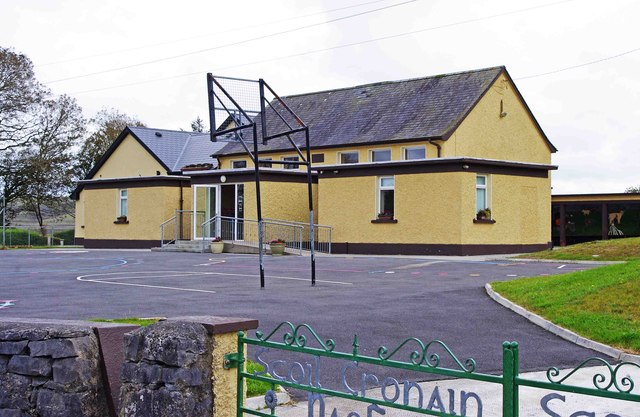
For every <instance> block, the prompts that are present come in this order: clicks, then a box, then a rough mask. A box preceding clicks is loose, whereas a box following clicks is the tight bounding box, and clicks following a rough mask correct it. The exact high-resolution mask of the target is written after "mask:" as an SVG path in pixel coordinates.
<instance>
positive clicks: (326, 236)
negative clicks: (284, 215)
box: [264, 219, 333, 253]
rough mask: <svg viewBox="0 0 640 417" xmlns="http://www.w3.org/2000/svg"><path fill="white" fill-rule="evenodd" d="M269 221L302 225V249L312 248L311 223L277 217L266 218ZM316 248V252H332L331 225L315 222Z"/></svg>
mask: <svg viewBox="0 0 640 417" xmlns="http://www.w3.org/2000/svg"><path fill="white" fill-rule="evenodd" d="M264 220H265V221H268V222H278V223H281V224H289V225H294V226H301V227H302V228H303V231H302V249H303V250H311V228H310V227H309V223H303V222H293V221H289V220H276V219H264ZM313 228H314V239H313V240H314V249H315V250H316V252H322V253H331V231H332V230H333V228H332V227H331V226H327V225H322V224H314V225H313Z"/></svg>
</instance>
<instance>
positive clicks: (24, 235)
mask: <svg viewBox="0 0 640 417" xmlns="http://www.w3.org/2000/svg"><path fill="white" fill-rule="evenodd" d="M2 239H3V240H2V242H0V244H2V245H6V246H70V245H75V226H74V225H65V224H61V225H45V226H42V227H40V226H38V225H33V224H31V225H11V226H4V227H2Z"/></svg>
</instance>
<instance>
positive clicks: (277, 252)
mask: <svg viewBox="0 0 640 417" xmlns="http://www.w3.org/2000/svg"><path fill="white" fill-rule="evenodd" d="M284 247H285V244H284V243H269V249H270V250H271V256H282V255H284Z"/></svg>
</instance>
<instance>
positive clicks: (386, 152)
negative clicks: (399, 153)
mask: <svg viewBox="0 0 640 417" xmlns="http://www.w3.org/2000/svg"><path fill="white" fill-rule="evenodd" d="M369 157H370V159H371V162H387V161H391V149H372V150H371V151H369Z"/></svg>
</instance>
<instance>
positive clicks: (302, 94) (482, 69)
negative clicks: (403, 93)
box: [282, 65, 506, 99]
mask: <svg viewBox="0 0 640 417" xmlns="http://www.w3.org/2000/svg"><path fill="white" fill-rule="evenodd" d="M498 69H499V70H506V67H505V66H504V65H498V66H494V67H487V68H479V69H473V70H465V71H458V72H449V73H445V74H435V75H428V76H426V77H414V78H406V79H404V80H389V81H376V82H373V83H367V84H359V85H354V86H351V87H341V88H333V89H329V90H321V91H312V92H309V93H301V94H291V95H286V96H282V98H283V99H284V98H291V97H301V96H310V95H313V94H323V93H333V92H334V91H345V90H353V89H356V88H363V87H372V86H379V85H388V84H399V83H406V82H412V81H421V80H428V79H429V78H444V77H450V76H454V75H463V74H471V73H477V72H484V71H492V70H498Z"/></svg>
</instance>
